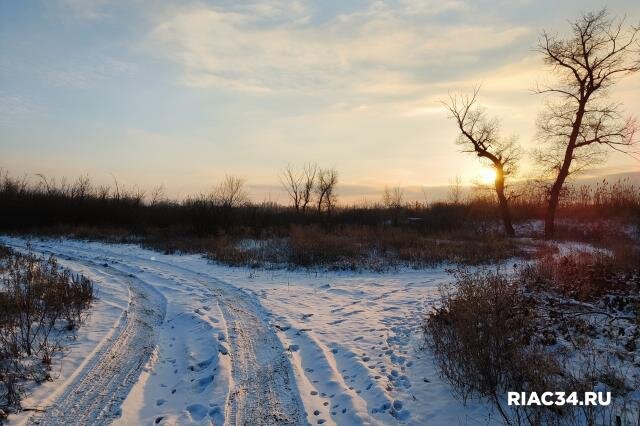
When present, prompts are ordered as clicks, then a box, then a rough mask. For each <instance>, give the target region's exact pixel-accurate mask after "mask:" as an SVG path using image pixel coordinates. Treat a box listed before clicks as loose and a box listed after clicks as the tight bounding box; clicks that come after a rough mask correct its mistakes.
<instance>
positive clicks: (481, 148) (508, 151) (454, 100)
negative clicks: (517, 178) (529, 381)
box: [444, 88, 521, 236]
mask: <svg viewBox="0 0 640 426" xmlns="http://www.w3.org/2000/svg"><path fill="white" fill-rule="evenodd" d="M479 91H480V89H479V88H476V89H474V91H473V94H472V95H470V96H469V95H450V96H449V102H445V104H444V105H445V106H446V107H447V109H448V110H449V112H450V116H451V118H452V119H453V120H454V121H455V122H456V125H457V126H458V130H459V131H460V134H459V135H458V139H457V141H456V142H457V143H458V145H460V146H462V147H463V149H462V152H469V153H473V154H475V155H477V156H478V157H480V158H481V159H483V160H485V161H487V162H488V163H489V164H490V165H491V167H492V168H493V170H494V171H495V175H496V178H495V181H494V188H495V191H496V195H497V196H498V205H499V207H500V215H501V216H502V223H503V225H504V230H505V233H506V234H507V235H509V236H513V235H515V232H514V230H513V225H512V223H511V212H510V211H509V201H508V198H507V196H506V194H505V177H506V176H509V175H510V174H512V173H514V172H515V169H516V165H517V161H518V159H519V158H520V152H521V151H520V146H519V145H518V143H517V139H516V138H515V137H507V138H504V137H502V136H501V135H500V123H499V121H498V120H497V119H495V118H494V119H491V118H488V117H487V115H486V112H485V110H484V109H483V108H481V107H480V106H478V105H477V104H476V102H477V98H478V93H479Z"/></svg>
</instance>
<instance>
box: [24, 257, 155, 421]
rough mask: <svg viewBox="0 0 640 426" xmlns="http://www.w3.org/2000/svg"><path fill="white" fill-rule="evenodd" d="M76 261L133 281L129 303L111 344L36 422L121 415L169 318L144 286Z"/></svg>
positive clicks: (104, 348) (95, 357) (104, 419)
mask: <svg viewBox="0 0 640 426" xmlns="http://www.w3.org/2000/svg"><path fill="white" fill-rule="evenodd" d="M74 261H75V262H77V263H80V264H82V265H83V266H85V267H88V268H89V269H93V270H100V272H102V273H107V275H112V276H114V278H125V280H127V281H129V305H128V307H127V309H126V310H125V311H124V312H123V314H122V316H121V319H120V322H119V324H118V326H117V331H116V333H114V334H113V335H112V336H111V338H110V342H109V343H108V344H107V345H106V346H105V347H103V348H102V350H101V351H100V352H99V353H97V354H95V355H94V358H93V359H92V360H90V362H88V363H87V364H86V365H85V367H84V369H83V370H82V371H81V372H80V373H79V374H78V375H77V376H76V379H75V380H73V381H72V382H71V383H70V384H69V385H68V386H67V388H66V389H65V391H64V392H63V393H62V394H61V395H60V396H59V397H57V398H56V399H55V400H54V401H53V403H52V404H51V405H50V406H49V408H48V409H47V410H46V412H45V413H43V414H39V415H36V416H32V417H31V418H30V420H29V423H31V424H37V425H84V424H92V425H100V424H108V423H110V422H111V421H113V420H114V419H115V418H117V417H119V415H120V405H121V404H122V402H123V401H124V399H125V398H126V397H127V395H128V393H129V391H130V390H131V387H132V386H133V385H134V383H135V382H136V381H137V379H138V377H139V375H140V372H141V369H142V367H143V365H145V364H146V362H147V361H148V360H149V358H150V356H151V354H152V352H153V350H154V348H155V333H154V328H155V327H156V326H157V325H159V324H161V323H162V321H163V320H164V303H165V301H164V300H163V298H162V296H161V295H160V294H159V293H157V292H155V291H153V290H152V289H150V288H149V287H148V286H147V285H146V284H145V283H144V282H142V281H140V280H137V279H135V278H133V277H128V276H124V277H122V276H123V275H124V274H121V273H117V272H116V273H115V274H114V272H115V271H113V270H109V268H108V267H96V266H95V265H92V262H86V261H82V260H80V259H74ZM118 276H119V277H118Z"/></svg>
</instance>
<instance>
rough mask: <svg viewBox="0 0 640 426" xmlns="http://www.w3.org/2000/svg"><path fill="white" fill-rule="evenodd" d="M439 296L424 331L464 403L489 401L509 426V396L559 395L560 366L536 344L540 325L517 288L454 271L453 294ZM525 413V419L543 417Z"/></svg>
mask: <svg viewBox="0 0 640 426" xmlns="http://www.w3.org/2000/svg"><path fill="white" fill-rule="evenodd" d="M442 296H443V297H442V304H441V305H440V306H439V307H437V308H435V309H434V310H433V312H431V313H430V314H429V315H428V317H427V318H426V321H425V323H424V331H425V333H426V336H428V338H427V343H428V345H429V346H430V348H431V350H432V351H433V353H434V354H435V359H436V362H437V365H438V367H439V369H440V372H441V375H442V376H443V377H444V378H445V380H447V381H448V382H449V383H451V384H452V386H453V387H454V389H455V390H456V391H457V392H458V394H459V396H461V397H462V399H463V400H466V399H467V398H468V397H486V398H489V399H490V400H491V401H492V402H493V403H494V405H495V407H496V408H497V409H498V411H499V412H500V414H501V415H502V417H503V418H504V419H505V421H507V423H512V421H513V418H512V413H510V412H509V411H508V410H507V409H506V407H504V406H503V403H504V402H503V397H504V395H506V392H507V391H509V390H513V389H518V390H519V391H523V392H533V391H536V392H542V391H544V390H548V389H550V388H554V389H558V386H557V384H555V383H554V382H556V381H557V379H558V377H559V374H560V372H561V370H560V367H559V364H558V362H557V360H556V359H555V358H554V357H553V356H552V355H551V354H549V353H547V352H545V351H544V350H543V347H542V346H541V345H540V344H539V343H538V342H536V341H535V340H534V338H533V337H534V336H535V335H536V334H537V333H536V331H537V328H538V325H539V324H538V320H539V319H538V317H537V314H536V310H535V309H534V302H533V300H532V299H531V298H530V297H528V296H527V295H525V294H524V292H523V291H522V289H521V288H520V286H518V285H517V283H516V282H514V281H513V280H510V279H508V278H507V277H506V276H505V275H503V274H501V273H493V272H487V271H482V272H476V273H468V272H465V271H458V272H457V275H456V285H455V292H454V291H453V289H452V288H445V289H443V294H442ZM528 411H529V412H524V414H523V415H524V417H529V418H532V419H533V418H536V419H540V418H542V417H543V416H544V415H545V413H544V412H543V411H541V410H535V409H533V408H532V409H530V410H528ZM518 415H520V414H519V413H517V416H518ZM533 424H535V423H533Z"/></svg>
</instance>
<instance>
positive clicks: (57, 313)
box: [0, 253, 93, 411]
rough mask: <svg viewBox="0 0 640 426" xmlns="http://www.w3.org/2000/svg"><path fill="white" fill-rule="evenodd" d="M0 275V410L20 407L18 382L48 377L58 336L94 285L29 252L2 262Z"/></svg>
mask: <svg viewBox="0 0 640 426" xmlns="http://www.w3.org/2000/svg"><path fill="white" fill-rule="evenodd" d="M4 264H5V265H4V268H5V269H4V272H3V274H2V277H1V278H0V409H3V410H4V411H11V410H12V409H15V408H17V407H19V402H20V396H21V390H20V386H21V384H23V383H26V382H29V381H35V382H41V381H43V380H48V379H50V376H49V370H50V366H51V360H52V356H53V354H54V353H55V352H56V351H58V350H60V349H61V347H60V341H59V339H58V337H60V336H61V335H62V334H63V333H64V332H65V331H66V332H69V331H73V330H74V329H75V328H76V327H77V326H78V325H79V324H80V323H81V321H82V319H83V312H84V311H85V310H86V309H87V308H88V307H89V305H90V304H91V302H92V300H93V284H92V282H91V281H90V280H89V279H87V278H86V277H84V276H81V275H74V274H72V273H70V272H69V271H67V270H64V269H62V268H60V267H59V266H58V263H57V261H56V260H55V258H53V257H50V258H48V259H45V258H39V257H36V256H35V255H33V254H31V253H28V254H25V255H20V254H15V253H13V254H11V255H9V257H8V258H6V259H5V260H4Z"/></svg>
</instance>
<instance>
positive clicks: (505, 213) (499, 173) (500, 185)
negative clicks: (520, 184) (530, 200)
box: [495, 167, 516, 237]
mask: <svg viewBox="0 0 640 426" xmlns="http://www.w3.org/2000/svg"><path fill="white" fill-rule="evenodd" d="M495 183H496V194H498V206H499V207H500V216H502V224H503V225H504V232H505V233H506V234H507V236H509V237H513V236H515V235H516V233H515V231H514V229H513V224H512V223H511V212H510V211H509V204H508V201H507V197H506V196H505V195H504V171H503V170H502V168H498V167H496V182H495Z"/></svg>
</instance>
